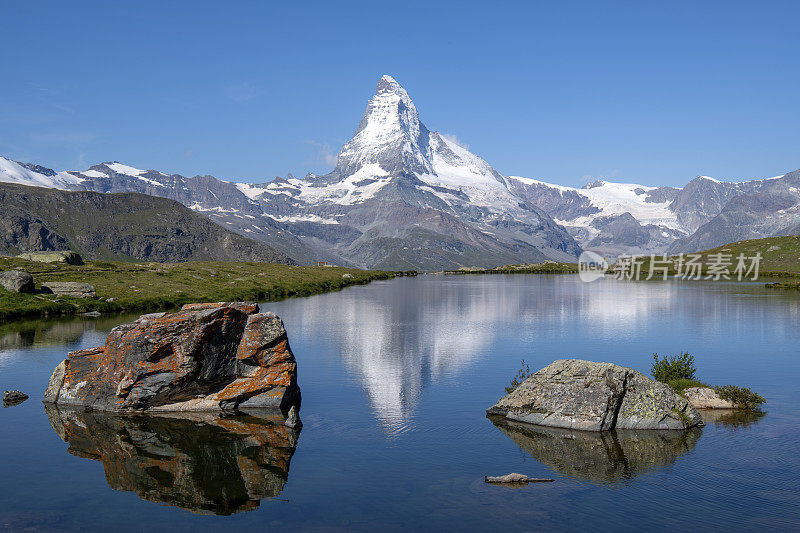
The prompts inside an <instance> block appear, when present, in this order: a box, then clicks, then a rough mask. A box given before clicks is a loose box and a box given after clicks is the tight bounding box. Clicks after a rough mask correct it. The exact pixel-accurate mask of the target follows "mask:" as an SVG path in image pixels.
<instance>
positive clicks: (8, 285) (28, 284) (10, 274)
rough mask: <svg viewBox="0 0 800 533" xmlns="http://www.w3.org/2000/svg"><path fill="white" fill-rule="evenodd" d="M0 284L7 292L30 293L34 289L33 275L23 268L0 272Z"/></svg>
mask: <svg viewBox="0 0 800 533" xmlns="http://www.w3.org/2000/svg"><path fill="white" fill-rule="evenodd" d="M0 286H2V287H3V288H4V289H5V290H7V291H9V292H27V293H32V292H34V291H35V290H36V286H35V285H34V283H33V276H31V275H30V274H28V273H27V272H25V271H24V270H7V271H5V272H0Z"/></svg>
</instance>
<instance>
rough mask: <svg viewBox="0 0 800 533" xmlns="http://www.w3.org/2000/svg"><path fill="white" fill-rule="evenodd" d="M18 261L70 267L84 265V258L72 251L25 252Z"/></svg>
mask: <svg viewBox="0 0 800 533" xmlns="http://www.w3.org/2000/svg"><path fill="white" fill-rule="evenodd" d="M17 258H18V259H25V260H26V261H37V262H40V263H66V264H68V265H82V264H83V258H82V257H81V256H80V254H77V253H75V252H72V251H69V250H67V251H65V252H62V251H54V252H25V253H24V254H19V255H18V256H17Z"/></svg>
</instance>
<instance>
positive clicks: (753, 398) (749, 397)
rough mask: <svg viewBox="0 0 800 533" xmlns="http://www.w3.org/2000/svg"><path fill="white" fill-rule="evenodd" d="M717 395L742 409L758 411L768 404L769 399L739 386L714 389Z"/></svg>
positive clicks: (723, 386)
mask: <svg viewBox="0 0 800 533" xmlns="http://www.w3.org/2000/svg"><path fill="white" fill-rule="evenodd" d="M714 390H715V391H717V394H718V395H719V397H720V398H722V399H723V400H729V401H731V402H733V403H735V404H736V405H738V406H739V408H741V409H747V410H752V411H758V410H760V409H761V406H762V405H763V404H765V403H766V402H767V399H766V398H764V397H763V396H761V395H760V394H758V393H755V392H753V391H751V390H750V388H748V387H739V386H738V385H722V386H720V387H714Z"/></svg>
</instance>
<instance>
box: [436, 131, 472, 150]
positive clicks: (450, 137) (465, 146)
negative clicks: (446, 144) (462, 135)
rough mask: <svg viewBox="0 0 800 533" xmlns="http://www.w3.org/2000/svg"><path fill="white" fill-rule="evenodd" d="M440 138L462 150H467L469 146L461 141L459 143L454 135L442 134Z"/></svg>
mask: <svg viewBox="0 0 800 533" xmlns="http://www.w3.org/2000/svg"><path fill="white" fill-rule="evenodd" d="M441 135H442V137H444V138H445V139H446V140H448V141H450V142H451V143H454V144H457V145H459V146H460V147H461V148H463V149H464V150H469V145H468V144H467V143H465V142H463V141H461V140H460V139H459V138H458V137H456V136H455V134H454V133H442V134H441Z"/></svg>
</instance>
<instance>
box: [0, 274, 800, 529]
mask: <svg viewBox="0 0 800 533" xmlns="http://www.w3.org/2000/svg"><path fill="white" fill-rule="evenodd" d="M262 309H263V310H268V311H274V312H275V313H277V314H278V315H279V316H280V317H281V318H282V319H283V321H284V323H285V326H286V329H287V331H288V335H289V341H290V344H291V347H292V350H293V352H294V354H295V357H296V358H297V362H298V373H299V383H300V388H301V390H302V396H303V402H302V409H301V411H300V416H301V418H302V420H303V423H304V425H303V427H302V429H301V430H299V431H298V430H293V429H289V428H287V427H285V426H283V425H282V424H281V421H280V420H277V421H276V420H271V419H269V417H266V418H263V417H257V416H250V415H242V416H225V417H223V416H219V415H214V414H208V415H205V414H193V415H176V416H160V417H153V416H119V415H109V414H104V413H100V412H96V411H80V410H59V409H55V408H53V407H50V406H45V405H43V404H42V403H41V399H42V396H43V393H44V390H45V388H46V386H47V382H48V379H49V377H50V375H51V373H52V371H53V369H54V368H55V366H56V365H57V364H58V363H59V362H60V361H61V360H62V359H64V357H65V355H66V354H67V353H68V352H70V351H73V350H78V349H83V348H89V347H92V346H98V345H101V344H103V342H104V340H105V337H106V335H107V334H108V332H109V330H110V329H111V328H112V327H114V326H116V325H117V324H120V323H125V322H130V321H131V320H133V319H134V318H135V316H134V315H123V316H114V317H100V318H83V319H77V320H76V319H70V320H68V319H62V320H49V319H48V320H35V321H27V322H13V323H4V324H2V325H1V326H0V388H2V389H4V390H5V389H19V390H21V391H23V392H25V393H27V394H28V395H30V399H28V400H27V401H25V402H24V403H22V404H20V405H17V406H14V407H6V408H3V409H0V427H1V428H2V438H0V479H2V480H3V483H2V490H0V530H8V531H114V532H125V531H147V532H153V531H192V532H201V531H218V530H229V531H263V530H266V529H271V530H287V531H376V530H378V531H383V532H388V531H399V530H415V531H530V530H575V531H609V530H613V531H627V530H632V531H633V530H636V531H642V530H643V531H650V530H682V529H692V530H700V531H735V530H741V531H752V530H762V531H787V530H800V397H799V395H800V292H797V291H776V290H769V289H765V288H764V283H763V282H750V283H738V282H713V281H695V282H678V281H660V282H625V281H616V280H613V279H601V280H598V281H595V282H592V283H583V282H581V281H580V279H579V278H578V276H576V275H473V276H436V275H423V276H419V277H416V278H399V279H393V280H388V281H377V282H373V283H371V284H369V285H364V286H355V287H350V288H347V289H344V290H341V291H339V292H333V293H327V294H322V295H316V296H311V297H307V298H294V299H289V300H284V301H280V302H274V303H266V304H262ZM681 351H688V352H690V353H692V354H693V355H694V356H695V360H696V364H697V369H698V372H697V375H698V378H700V379H702V380H704V381H708V382H711V383H716V384H720V385H722V384H728V383H732V384H737V385H743V386H747V387H751V388H752V389H753V390H754V391H756V392H758V393H760V394H761V395H762V396H764V397H766V398H767V400H768V403H767V404H766V405H765V406H764V412H763V413H753V412H737V411H728V412H716V413H705V414H704V419H705V421H706V425H705V427H703V428H702V429H692V430H689V431H613V432H608V433H602V434H601V433H584V432H576V431H565V430H553V429H547V428H536V427H533V426H528V427H516V426H514V427H512V426H508V425H500V424H495V423H493V422H492V420H491V419H489V418H487V417H486V415H485V410H486V409H487V408H488V407H490V406H491V405H492V404H494V403H495V402H496V401H497V399H498V398H500V397H501V396H503V395H504V394H505V392H504V387H505V386H507V385H508V384H509V381H510V380H511V378H513V377H514V375H515V374H516V372H517V370H518V369H519V368H520V366H521V360H522V359H524V360H525V361H526V362H527V363H528V364H529V366H530V369H531V370H532V371H535V370H538V369H539V368H542V367H544V366H546V365H548V364H550V363H551V362H552V361H554V360H556V359H563V358H578V359H588V360H591V361H607V362H613V363H616V364H619V365H623V366H627V367H631V368H634V369H636V370H639V371H641V372H642V373H644V374H646V375H647V374H649V371H650V364H651V362H652V354H653V353H654V352H658V353H659V354H661V355H664V354H675V353H679V352H681ZM65 438H66V440H67V442H65V440H63V439H65ZM509 472H519V473H522V474H526V475H529V476H532V477H537V478H553V479H554V480H555V481H554V482H553V483H533V484H529V485H527V486H522V487H508V486H498V485H491V484H487V483H485V482H484V476H485V475H503V474H507V473H509Z"/></svg>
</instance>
